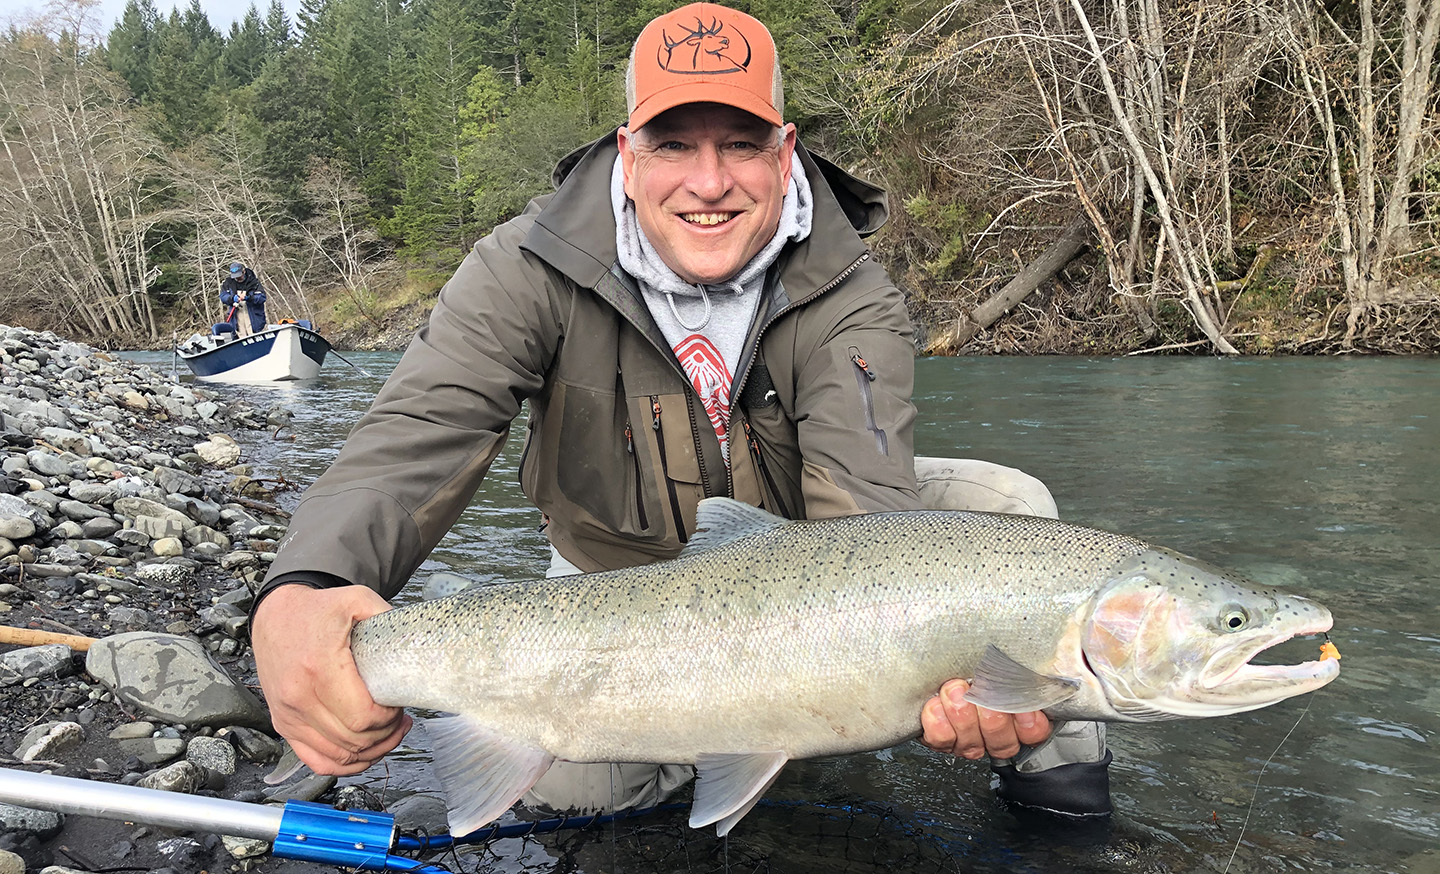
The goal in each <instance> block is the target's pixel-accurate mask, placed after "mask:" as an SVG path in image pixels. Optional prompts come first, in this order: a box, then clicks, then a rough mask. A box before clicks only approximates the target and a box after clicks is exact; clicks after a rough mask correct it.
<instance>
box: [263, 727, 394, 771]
mask: <svg viewBox="0 0 1440 874" xmlns="http://www.w3.org/2000/svg"><path fill="white" fill-rule="evenodd" d="M411 724H412V722H411V719H410V717H409V716H404V715H402V716H401V718H400V719H399V720H397V721H396V722H395V723H394V724H393V725H390V726H387V727H386V728H385V730H384V732H383V734H377V735H375V736H374V737H373V740H371V741H370V742H368V743H365V744H363V745H358V744H356V743H355V742H354V736H353V735H350V736H344V737H343V739H342V741H343V742H341V743H337V742H336V740H334V739H333V738H332V736H327V735H326V734H323V733H322V732H320V731H318V730H316V728H315V727H314V726H311V725H308V724H296V725H292V726H289V727H287V728H286V730H285V731H283V732H281V733H282V734H284V736H285V739H286V740H288V741H289V742H290V746H291V748H292V749H294V750H295V755H297V756H299V757H300V761H302V762H304V763H305V764H307V765H309V766H310V769H311V770H312V771H314V772H315V773H317V774H333V775H335V776H345V775H348V774H358V773H360V772H361V771H363V770H365V769H366V768H368V767H370V766H371V765H373V764H375V763H376V762H378V761H380V759H382V758H384V756H385V755H386V754H387V753H389V752H390V751H391V750H393V749H395V747H397V746H399V745H400V741H401V740H403V739H404V737H405V733H406V732H408V731H409V730H410V727H411ZM276 727H277V729H278V728H279V726H276Z"/></svg>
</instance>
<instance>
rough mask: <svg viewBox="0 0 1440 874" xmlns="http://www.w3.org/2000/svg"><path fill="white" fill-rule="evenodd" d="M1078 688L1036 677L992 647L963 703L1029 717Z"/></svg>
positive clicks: (1070, 682)
mask: <svg viewBox="0 0 1440 874" xmlns="http://www.w3.org/2000/svg"><path fill="white" fill-rule="evenodd" d="M1079 688H1080V682H1079V681H1078V680H1071V679H1067V678H1065V677H1051V676H1047V675H1045V674H1040V673H1036V672H1035V671H1032V670H1030V669H1029V668H1027V667H1025V666H1024V665H1022V664H1020V663H1019V662H1017V661H1015V660H1014V659H1012V658H1010V657H1009V656H1008V655H1006V654H1005V653H1003V652H1001V651H1000V648H999V647H997V646H995V645H994V644H993V643H992V644H990V645H988V646H986V647H985V655H984V656H982V657H981V659H980V666H979V667H977V668H976V669H975V679H974V680H973V681H972V682H971V683H970V691H969V692H966V693H965V700H966V701H969V702H971V703H972V704H978V705H980V706H981V707H984V708H985V709H987V710H998V711H1000V712H1001V713H1028V712H1030V711H1031V710H1044V709H1045V708H1046V707H1053V706H1055V705H1056V704H1059V703H1060V702H1061V701H1065V700H1068V699H1070V698H1072V697H1074V695H1075V692H1076V690H1078V689H1079Z"/></svg>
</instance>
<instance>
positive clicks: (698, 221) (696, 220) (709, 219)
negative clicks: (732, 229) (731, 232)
mask: <svg viewBox="0 0 1440 874" xmlns="http://www.w3.org/2000/svg"><path fill="white" fill-rule="evenodd" d="M680 217H681V218H683V219H685V221H687V222H689V223H690V224H692V225H718V224H722V223H724V222H728V221H730V213H728V212H687V213H682V214H681V216H680Z"/></svg>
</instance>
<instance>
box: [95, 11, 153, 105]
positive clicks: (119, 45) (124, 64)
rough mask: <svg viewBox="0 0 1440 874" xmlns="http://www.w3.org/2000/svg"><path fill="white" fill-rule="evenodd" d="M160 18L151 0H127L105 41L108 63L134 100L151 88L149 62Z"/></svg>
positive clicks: (141, 98) (140, 98)
mask: <svg viewBox="0 0 1440 874" xmlns="http://www.w3.org/2000/svg"><path fill="white" fill-rule="evenodd" d="M159 21H160V14H159V13H158V12H156V11H155V3H154V0H129V2H127V3H126V4H125V11H124V13H122V14H121V16H120V20H119V21H117V22H115V26H114V27H113V28H111V29H110V35H109V37H107V38H106V41H105V60H106V63H107V65H108V66H109V67H110V69H111V70H113V71H114V72H116V73H118V74H119V75H120V78H122V79H124V80H125V82H126V84H128V85H129V86H130V93H131V94H133V95H135V98H136V99H137V100H143V99H144V98H145V95H146V94H147V93H149V90H150V64H151V62H152V54H153V50H154V42H155V29H156V26H157V25H158V23H159Z"/></svg>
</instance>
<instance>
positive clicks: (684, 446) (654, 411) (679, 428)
mask: <svg viewBox="0 0 1440 874" xmlns="http://www.w3.org/2000/svg"><path fill="white" fill-rule="evenodd" d="M625 407H626V410H627V411H628V413H629V416H628V420H627V421H626V423H625V442H626V451H627V454H628V455H629V456H630V457H629V459H628V461H629V462H630V464H629V467H630V477H629V479H630V486H629V489H628V497H629V501H628V502H629V504H630V505H631V507H632V514H633V516H632V518H633V520H634V522H635V524H637V525H638V526H640V527H641V528H642V529H643V530H644V531H646V532H647V533H653V534H660V535H664V534H666V533H669V534H671V535H672V536H678V537H679V539H680V541H681V542H684V541H685V540H688V539H689V536H690V534H691V533H693V532H692V528H693V525H694V522H693V520H694V518H695V507H696V505H697V504H698V503H699V501H700V498H701V497H703V496H704V492H705V484H704V474H703V471H702V469H701V465H700V460H699V458H698V457H697V456H696V453H695V437H694V431H693V423H692V422H691V421H690V412H691V407H690V405H689V403H688V402H687V399H686V397H685V396H684V395H682V394H652V395H635V396H633V397H628V398H626V402H625Z"/></svg>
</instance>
